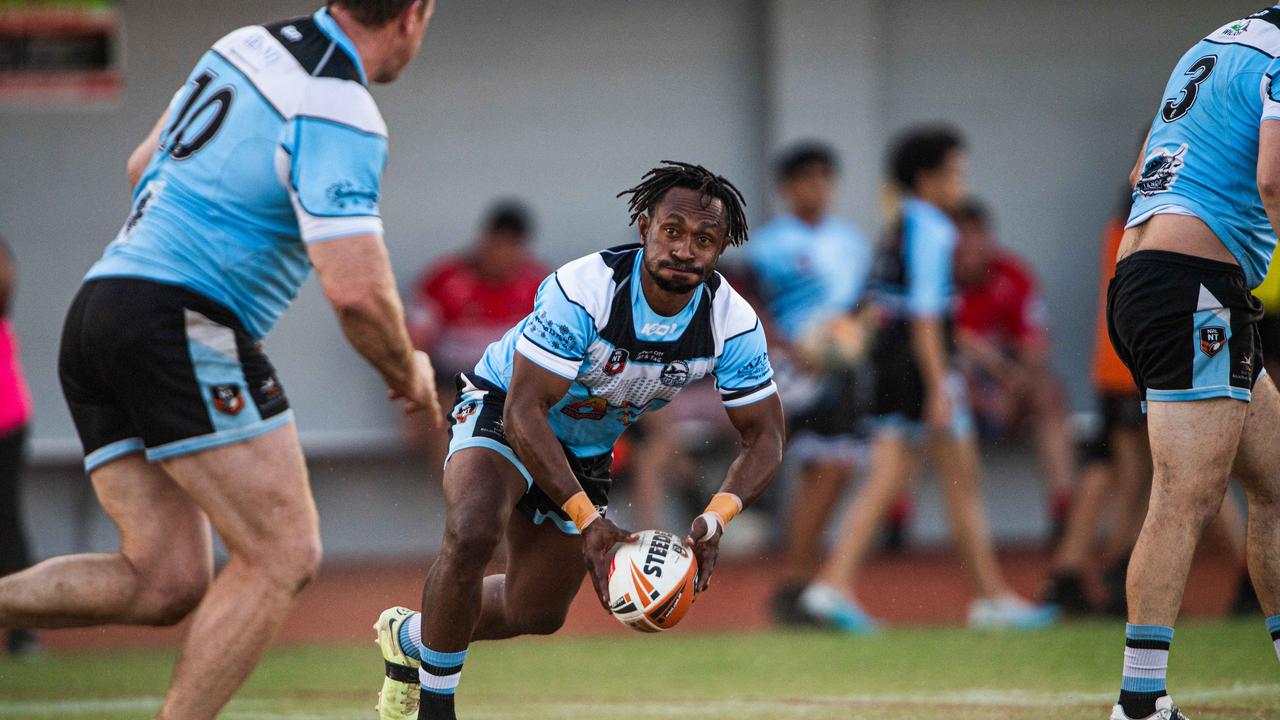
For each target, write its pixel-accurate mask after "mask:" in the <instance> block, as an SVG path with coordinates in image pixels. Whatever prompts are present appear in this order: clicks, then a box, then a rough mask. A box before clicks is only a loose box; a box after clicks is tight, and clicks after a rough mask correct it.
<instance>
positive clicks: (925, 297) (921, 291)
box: [905, 218, 955, 317]
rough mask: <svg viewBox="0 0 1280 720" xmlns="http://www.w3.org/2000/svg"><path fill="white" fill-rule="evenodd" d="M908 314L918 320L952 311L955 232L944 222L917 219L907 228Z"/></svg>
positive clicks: (931, 219)
mask: <svg viewBox="0 0 1280 720" xmlns="http://www.w3.org/2000/svg"><path fill="white" fill-rule="evenodd" d="M905 241H906V245H907V247H906V255H907V311H908V312H910V313H911V314H912V315H915V316H918V317H936V316H939V315H945V314H947V312H948V311H949V310H950V309H951V255H952V252H953V251H954V249H955V229H954V228H953V227H951V226H950V224H949V223H948V222H946V221H945V220H942V219H936V220H935V219H933V218H916V219H915V220H913V221H912V222H911V223H909V225H908V227H907V235H906V238H905Z"/></svg>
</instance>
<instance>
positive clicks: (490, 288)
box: [407, 200, 551, 454]
mask: <svg viewBox="0 0 1280 720" xmlns="http://www.w3.org/2000/svg"><path fill="white" fill-rule="evenodd" d="M532 236H533V221H532V219H531V217H530V214H529V211H528V210H527V209H526V208H525V207H524V205H522V204H520V203H518V202H514V201H510V200H504V201H500V202H498V203H496V204H494V205H493V207H491V208H490V209H489V211H488V213H486V215H485V218H484V221H483V222H482V223H481V226H480V231H479V234H478V236H477V237H476V240H475V243H474V244H473V245H472V246H471V247H470V248H468V249H467V250H466V251H465V252H463V253H461V254H459V255H455V256H452V257H446V258H444V259H442V260H439V261H437V262H435V263H433V264H431V265H428V266H427V268H426V269H424V270H423V271H422V274H421V275H419V277H418V280H417V281H416V282H415V283H414V285H413V290H412V296H411V297H410V298H409V302H408V303H407V305H408V306H409V310H408V313H407V318H408V323H409V336H410V338H412V340H413V344H414V346H415V347H417V348H418V349H419V350H426V351H428V352H429V353H430V355H431V361H432V363H433V364H434V366H435V369H436V374H437V381H436V387H438V388H439V389H440V393H441V397H442V398H444V399H442V400H441V402H445V400H448V401H449V403H450V404H452V398H453V394H454V386H453V385H454V384H453V378H454V376H455V375H457V374H458V373H460V372H469V371H470V370H471V369H472V368H474V367H475V364H476V362H477V361H479V360H480V357H481V356H482V355H484V351H485V348H487V347H489V343H491V342H493V341H495V340H497V339H499V338H501V337H502V334H503V333H505V332H506V331H507V329H508V328H510V327H512V326H514V325H515V324H516V323H518V322H520V320H521V319H523V318H524V316H525V315H528V314H529V312H530V311H531V310H533V298H534V296H535V295H537V293H538V286H539V285H540V284H541V283H542V280H543V279H544V278H546V277H547V275H549V274H550V273H551V271H550V270H549V269H548V268H547V267H546V266H545V265H543V264H542V263H541V262H539V261H538V259H537V258H535V257H534V256H533V255H532V254H531V253H530V252H529V245H530V241H531V239H532ZM407 422H408V423H409V427H408V428H407V434H408V436H409V442H410V443H411V444H413V445H415V446H418V447H420V448H424V449H425V450H426V451H427V452H428V453H429V454H432V453H434V452H435V451H439V452H443V449H444V445H443V444H442V443H443V442H444V440H445V438H443V436H441V437H439V438H437V440H438V441H432V440H431V439H429V438H428V437H426V436H427V434H428V433H427V428H426V427H425V426H424V425H423V423H422V421H421V420H420V419H416V418H414V417H410V418H408V420H407ZM434 435H440V433H434ZM437 445H439V447H438V448H436V447H435V446H437Z"/></svg>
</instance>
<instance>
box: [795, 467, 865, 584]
mask: <svg viewBox="0 0 1280 720" xmlns="http://www.w3.org/2000/svg"><path fill="white" fill-rule="evenodd" d="M852 476H853V467H852V466H850V465H849V464H847V463H843V462H838V461H826V462H812V463H809V464H807V465H805V467H804V468H803V469H802V470H801V474H800V478H799V485H798V488H797V490H796V494H795V496H794V497H793V498H792V501H791V507H790V508H789V509H788V510H787V525H786V527H787V551H786V570H785V573H786V581H787V582H790V583H807V582H808V581H809V580H811V579H813V575H814V573H815V572H817V569H818V562H819V559H820V557H821V554H822V548H821V546H822V533H823V531H824V530H826V528H827V523H828V522H830V520H831V515H832V513H834V512H835V510H836V508H837V507H839V504H840V500H841V498H843V497H844V492H845V489H846V488H848V487H849V479H850V478H851V477H852Z"/></svg>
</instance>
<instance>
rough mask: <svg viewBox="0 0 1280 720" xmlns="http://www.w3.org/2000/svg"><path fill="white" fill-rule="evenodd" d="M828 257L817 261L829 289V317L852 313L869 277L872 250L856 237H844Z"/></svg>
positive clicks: (853, 235) (847, 235) (854, 235)
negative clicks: (830, 314)
mask: <svg viewBox="0 0 1280 720" xmlns="http://www.w3.org/2000/svg"><path fill="white" fill-rule="evenodd" d="M832 249H833V250H835V251H836V252H835V253H834V254H832V255H831V256H830V257H823V258H820V262H819V267H820V268H821V272H822V273H823V275H824V276H825V285H826V287H827V288H828V297H827V301H826V303H825V304H826V306H827V308H828V310H829V311H830V312H831V313H836V314H838V313H844V312H849V311H850V310H853V309H854V308H855V307H856V306H857V305H858V301H859V300H861V299H862V293H863V291H864V290H866V286H867V279H868V278H869V277H870V275H871V246H870V245H869V244H868V243H867V242H866V241H864V240H863V239H862V238H861V237H859V236H858V235H857V234H855V233H852V232H850V233H847V234H845V235H844V236H843V241H842V242H841V243H839V244H838V245H835V246H834V247H833V248H832Z"/></svg>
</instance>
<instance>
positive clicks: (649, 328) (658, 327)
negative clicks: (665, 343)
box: [640, 322, 680, 337]
mask: <svg viewBox="0 0 1280 720" xmlns="http://www.w3.org/2000/svg"><path fill="white" fill-rule="evenodd" d="M678 327H680V326H679V325H678V324H676V323H673V322H670V323H645V324H644V325H643V326H641V328H640V334H641V335H655V336H657V337H666V336H667V335H670V334H671V333H673V332H675V331H676V328H678Z"/></svg>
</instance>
